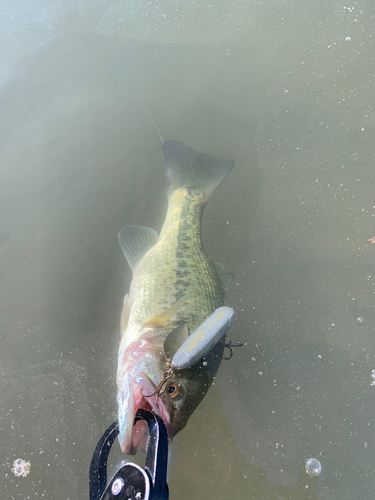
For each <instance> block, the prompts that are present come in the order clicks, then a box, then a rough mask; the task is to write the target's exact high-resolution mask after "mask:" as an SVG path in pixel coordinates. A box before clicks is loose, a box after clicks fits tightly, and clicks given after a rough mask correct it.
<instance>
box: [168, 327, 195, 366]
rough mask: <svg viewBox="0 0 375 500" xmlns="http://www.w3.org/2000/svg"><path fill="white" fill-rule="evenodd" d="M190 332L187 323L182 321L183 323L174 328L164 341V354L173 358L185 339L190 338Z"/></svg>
mask: <svg viewBox="0 0 375 500" xmlns="http://www.w3.org/2000/svg"><path fill="white" fill-rule="evenodd" d="M188 336H189V333H188V329H187V324H186V323H182V324H181V325H179V326H177V327H176V328H174V329H173V330H172V331H171V332H170V333H169V334H168V336H167V338H166V339H165V341H164V355H165V357H166V358H167V359H169V358H173V356H174V355H175V354H176V352H177V351H178V349H179V348H180V347H181V346H182V344H183V343H184V342H185V340H186V339H187V338H188Z"/></svg>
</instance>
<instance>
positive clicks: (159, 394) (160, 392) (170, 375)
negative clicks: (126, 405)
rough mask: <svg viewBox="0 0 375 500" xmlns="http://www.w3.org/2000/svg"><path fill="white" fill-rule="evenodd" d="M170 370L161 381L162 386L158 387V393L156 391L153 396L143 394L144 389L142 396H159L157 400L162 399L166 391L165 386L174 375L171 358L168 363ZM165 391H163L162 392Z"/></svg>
mask: <svg viewBox="0 0 375 500" xmlns="http://www.w3.org/2000/svg"><path fill="white" fill-rule="evenodd" d="M166 364H167V368H168V370H167V371H165V372H164V374H163V379H162V380H161V382H160V384H159V385H158V386H157V388H156V391H154V392H153V393H152V394H143V387H142V389H141V396H143V397H145V398H151V397H152V396H155V394H157V399H158V398H160V396H161V395H162V394H164V392H165V391H166V389H167V388H166V387H164V389H163V386H165V384H166V383H167V380H168V379H170V378H171V377H172V375H173V366H172V365H171V359H170V358H169V359H168V360H167V362H166ZM162 389H163V390H162Z"/></svg>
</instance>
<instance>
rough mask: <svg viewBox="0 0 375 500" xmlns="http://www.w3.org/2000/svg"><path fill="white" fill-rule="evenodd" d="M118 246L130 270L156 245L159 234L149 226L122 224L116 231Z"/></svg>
mask: <svg viewBox="0 0 375 500" xmlns="http://www.w3.org/2000/svg"><path fill="white" fill-rule="evenodd" d="M118 239H119V242H120V246H121V249H122V251H123V252H124V255H125V257H126V260H127V261H128V264H129V266H130V267H131V269H132V271H134V269H135V268H136V267H137V265H138V263H139V262H140V261H141V260H142V259H143V257H144V256H145V255H146V253H147V252H148V251H149V250H150V249H151V248H152V247H153V246H155V245H156V243H157V241H158V239H159V235H158V233H157V232H156V231H155V230H154V229H151V228H150V227H143V226H124V227H123V228H122V229H121V231H120V232H119V233H118Z"/></svg>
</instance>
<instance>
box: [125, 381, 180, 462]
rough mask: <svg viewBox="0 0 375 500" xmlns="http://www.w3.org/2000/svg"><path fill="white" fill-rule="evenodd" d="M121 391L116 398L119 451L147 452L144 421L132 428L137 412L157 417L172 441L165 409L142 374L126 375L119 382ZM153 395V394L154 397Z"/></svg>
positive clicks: (146, 431) (128, 453) (168, 418)
mask: <svg viewBox="0 0 375 500" xmlns="http://www.w3.org/2000/svg"><path fill="white" fill-rule="evenodd" d="M121 385H122V390H121V391H119V393H118V396H117V402H118V423H119V442H120V447H121V450H122V451H123V452H124V453H126V454H127V455H133V454H135V453H136V452H137V450H140V451H143V452H146V450H147V440H148V425H147V423H146V422H145V421H144V420H140V421H138V422H137V423H136V424H135V425H134V420H135V416H136V413H137V411H138V410H139V409H144V410H148V411H151V412H152V413H154V414H155V415H157V416H158V417H160V418H161V419H162V420H163V422H164V424H165V426H166V428H167V432H168V436H169V438H170V439H171V438H172V437H173V435H174V432H173V425H172V424H171V421H170V416H169V412H168V408H167V407H166V405H165V402H164V401H163V400H162V398H160V397H158V395H157V393H156V390H157V388H156V386H155V384H154V383H153V381H152V380H151V379H150V377H148V375H146V374H145V373H144V372H141V373H138V374H137V375H134V374H127V375H125V377H124V378H123V380H122V384H121ZM154 393H155V394H154Z"/></svg>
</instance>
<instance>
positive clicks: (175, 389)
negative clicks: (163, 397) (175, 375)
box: [167, 382, 182, 399]
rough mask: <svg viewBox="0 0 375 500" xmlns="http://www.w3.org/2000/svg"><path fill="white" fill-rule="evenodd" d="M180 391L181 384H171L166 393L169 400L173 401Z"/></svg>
mask: <svg viewBox="0 0 375 500" xmlns="http://www.w3.org/2000/svg"><path fill="white" fill-rule="evenodd" d="M181 390H182V385H181V384H179V383H178V382H172V383H171V384H169V386H168V389H167V393H168V396H169V397H170V398H171V399H173V398H175V397H176V396H178V395H179V394H180V392H181Z"/></svg>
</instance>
